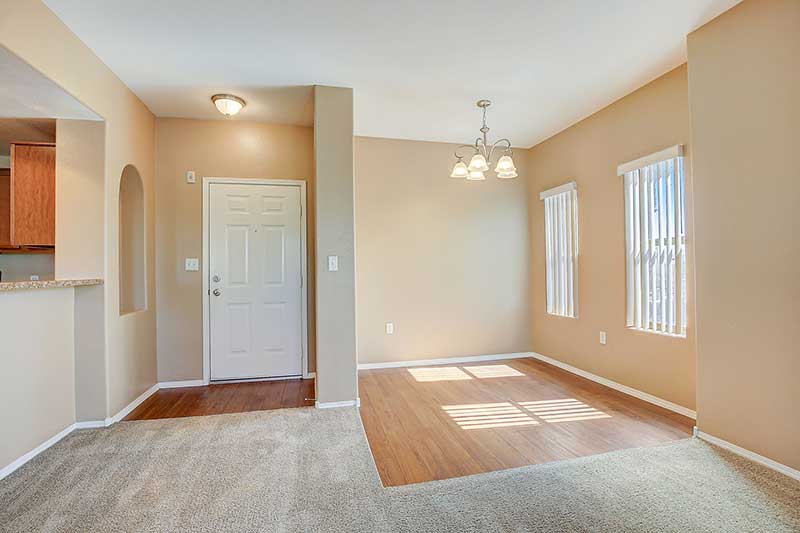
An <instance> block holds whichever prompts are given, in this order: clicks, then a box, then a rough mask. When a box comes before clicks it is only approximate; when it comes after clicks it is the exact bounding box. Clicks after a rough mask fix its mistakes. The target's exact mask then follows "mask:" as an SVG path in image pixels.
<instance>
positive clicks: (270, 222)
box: [208, 184, 303, 380]
mask: <svg viewBox="0 0 800 533" xmlns="http://www.w3.org/2000/svg"><path fill="white" fill-rule="evenodd" d="M300 201H301V198H300V187H297V186H284V185H260V184H252V185H249V184H248V185H239V184H235V185H234V184H231V185H228V184H211V185H210V201H209V211H210V212H209V216H210V218H209V272H208V276H209V288H210V290H211V295H210V297H209V298H210V299H209V315H210V318H211V328H210V346H211V379H212V380H221V379H243V378H260V377H281V376H298V375H301V373H302V346H303V344H302V316H301V313H302V305H301V298H302V285H301V279H302V278H301V275H302V241H301V237H302V235H301V228H302V223H301V212H300ZM217 277H218V278H219V281H215V279H217Z"/></svg>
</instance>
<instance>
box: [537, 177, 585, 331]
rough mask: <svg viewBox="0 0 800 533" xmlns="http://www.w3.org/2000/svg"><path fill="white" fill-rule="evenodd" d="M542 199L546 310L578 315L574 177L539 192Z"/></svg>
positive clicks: (559, 313) (576, 205) (556, 313)
mask: <svg viewBox="0 0 800 533" xmlns="http://www.w3.org/2000/svg"><path fill="white" fill-rule="evenodd" d="M539 199H541V200H544V230H545V247H546V260H547V264H546V268H545V270H546V277H547V312H548V313H549V314H551V315H558V316H566V317H571V318H575V317H577V316H578V186H577V184H576V183H575V182H574V181H571V182H569V183H566V184H564V185H561V186H560V187H556V188H554V189H550V190H547V191H544V192H542V193H541V194H539Z"/></svg>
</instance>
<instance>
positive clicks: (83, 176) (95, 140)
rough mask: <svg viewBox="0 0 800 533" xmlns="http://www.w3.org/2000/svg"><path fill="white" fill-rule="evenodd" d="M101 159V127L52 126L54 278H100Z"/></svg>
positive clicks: (61, 122)
mask: <svg viewBox="0 0 800 533" xmlns="http://www.w3.org/2000/svg"><path fill="white" fill-rule="evenodd" d="M104 154H105V123H104V122H98V121H91V120H57V121H56V254H55V275H56V277H57V278H60V279H69V278H103V277H104V276H105V268H104V264H103V262H104V258H105V243H104V240H105V232H104V224H103V220H104V213H105V204H104V201H103V199H104V197H105V188H104V181H105V175H104V164H105V160H104V159H105V158H104Z"/></svg>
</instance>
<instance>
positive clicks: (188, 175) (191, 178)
mask: <svg viewBox="0 0 800 533" xmlns="http://www.w3.org/2000/svg"><path fill="white" fill-rule="evenodd" d="M186 183H197V178H196V177H195V175H194V170H187V171H186Z"/></svg>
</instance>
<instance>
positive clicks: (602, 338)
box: [600, 331, 606, 344]
mask: <svg viewBox="0 0 800 533" xmlns="http://www.w3.org/2000/svg"><path fill="white" fill-rule="evenodd" d="M605 343H606V332H605V331H601V332H600V344H605Z"/></svg>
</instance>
